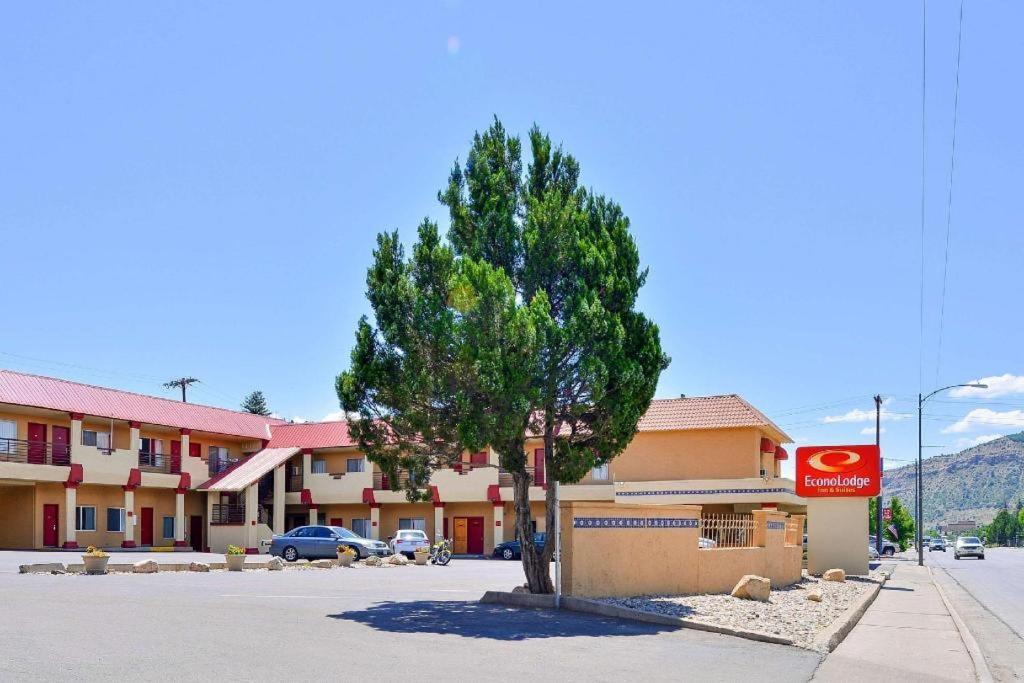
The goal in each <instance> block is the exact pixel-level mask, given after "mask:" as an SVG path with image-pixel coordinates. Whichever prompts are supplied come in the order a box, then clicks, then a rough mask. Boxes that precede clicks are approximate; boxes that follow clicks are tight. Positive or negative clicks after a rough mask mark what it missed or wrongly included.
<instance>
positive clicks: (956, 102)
mask: <svg viewBox="0 0 1024 683" xmlns="http://www.w3.org/2000/svg"><path fill="white" fill-rule="evenodd" d="M963 34H964V0H960V21H959V25H958V27H957V30H956V69H955V70H954V74H955V75H954V78H953V83H954V85H953V141H952V145H951V146H950V150H949V182H948V183H947V188H946V250H945V254H944V255H943V259H942V296H941V297H940V299H939V342H938V348H937V350H936V355H935V384H936V385H938V383H939V370H940V369H941V367H942V327H943V322H944V318H945V316H946V279H947V274H948V272H949V233H950V224H951V223H952V220H951V216H952V212H953V175H954V171H955V170H956V129H957V120H958V118H959V112H960V45H961V43H962V41H963Z"/></svg>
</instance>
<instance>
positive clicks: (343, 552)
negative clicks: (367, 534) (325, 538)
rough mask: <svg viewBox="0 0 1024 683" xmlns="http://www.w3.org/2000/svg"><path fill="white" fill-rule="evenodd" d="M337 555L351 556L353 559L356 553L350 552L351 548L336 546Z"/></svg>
mask: <svg viewBox="0 0 1024 683" xmlns="http://www.w3.org/2000/svg"><path fill="white" fill-rule="evenodd" d="M338 554H339V555H352V556H353V557H355V554H356V551H355V550H352V547H351V546H347V545H339V546H338Z"/></svg>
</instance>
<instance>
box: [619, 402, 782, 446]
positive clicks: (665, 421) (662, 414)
mask: <svg viewBox="0 0 1024 683" xmlns="http://www.w3.org/2000/svg"><path fill="white" fill-rule="evenodd" d="M730 427H733V428H734V427H757V428H759V429H763V430H765V431H767V432H769V433H770V434H771V435H772V436H774V437H775V439H776V440H777V441H780V442H781V443H789V442H791V441H792V439H790V438H789V436H787V435H786V433H785V432H783V431H782V430H781V429H779V427H778V426H777V425H776V424H775V423H774V422H772V421H771V420H769V419H768V418H767V417H765V415H764V413H762V412H761V411H760V410H758V409H757V408H755V407H754V406H752V405H750V404H749V403H747V402H746V401H744V400H743V399H742V398H740V397H739V396H737V395H736V394H726V395H724V396H692V397H690V396H687V397H684V398H663V399H655V400H653V401H651V406H650V407H649V408H648V409H647V412H646V413H645V414H644V416H643V417H642V418H640V423H639V424H638V425H637V429H638V430H639V431H641V432H658V431H676V430H691V429H728V428H730Z"/></svg>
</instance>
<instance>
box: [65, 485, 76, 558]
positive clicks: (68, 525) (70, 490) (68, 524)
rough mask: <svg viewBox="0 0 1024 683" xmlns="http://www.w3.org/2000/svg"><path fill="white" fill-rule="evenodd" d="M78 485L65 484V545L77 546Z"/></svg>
mask: <svg viewBox="0 0 1024 683" xmlns="http://www.w3.org/2000/svg"><path fill="white" fill-rule="evenodd" d="M77 501H78V488H77V485H71V486H69V485H68V484H64V507H65V510H66V511H65V516H64V547H65V548H77V547H78V543H77V532H76V531H75V516H76V512H75V506H77V505H78V502H77Z"/></svg>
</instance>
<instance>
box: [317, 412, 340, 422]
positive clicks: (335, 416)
mask: <svg viewBox="0 0 1024 683" xmlns="http://www.w3.org/2000/svg"><path fill="white" fill-rule="evenodd" d="M344 419H345V411H344V410H335V411H334V412H330V413H327V414H326V415H324V416H323V419H322V420H321V422H337V421H338V420H344Z"/></svg>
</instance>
